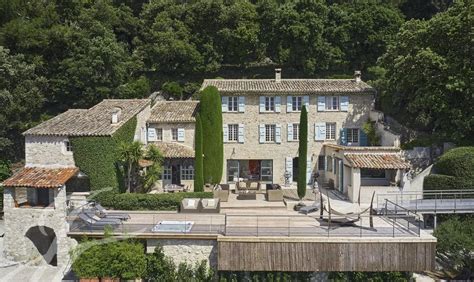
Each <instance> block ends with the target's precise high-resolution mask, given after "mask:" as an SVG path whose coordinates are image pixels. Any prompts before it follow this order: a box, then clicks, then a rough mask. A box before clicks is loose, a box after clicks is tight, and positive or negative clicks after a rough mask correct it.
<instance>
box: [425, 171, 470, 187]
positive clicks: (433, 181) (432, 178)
mask: <svg viewBox="0 0 474 282" xmlns="http://www.w3.org/2000/svg"><path fill="white" fill-rule="evenodd" d="M473 188H474V179H469V178H461V177H454V176H449V175H442V174H433V175H429V176H427V177H425V179H424V181H423V190H455V189H473Z"/></svg>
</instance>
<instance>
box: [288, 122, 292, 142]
mask: <svg viewBox="0 0 474 282" xmlns="http://www.w3.org/2000/svg"><path fill="white" fill-rule="evenodd" d="M288 141H293V124H292V123H289V124H288Z"/></svg>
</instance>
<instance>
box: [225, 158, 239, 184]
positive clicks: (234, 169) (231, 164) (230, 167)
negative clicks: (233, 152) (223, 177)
mask: <svg viewBox="0 0 474 282" xmlns="http://www.w3.org/2000/svg"><path fill="white" fill-rule="evenodd" d="M238 178H239V161H237V160H228V161H227V181H228V182H235V181H238Z"/></svg>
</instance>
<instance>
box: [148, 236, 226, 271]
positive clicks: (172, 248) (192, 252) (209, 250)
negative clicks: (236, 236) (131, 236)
mask: <svg viewBox="0 0 474 282" xmlns="http://www.w3.org/2000/svg"><path fill="white" fill-rule="evenodd" d="M158 244H159V245H161V246H162V247H163V252H164V253H165V255H166V256H168V257H170V258H172V259H173V261H174V263H175V264H176V265H178V264H180V263H182V262H184V263H188V264H192V265H195V264H196V263H200V262H201V261H202V260H206V261H207V262H208V263H209V265H210V266H211V267H213V268H215V267H216V266H217V241H216V240H195V239H148V240H147V249H146V251H147V253H152V252H154V251H155V247H156V246H157V245H158Z"/></svg>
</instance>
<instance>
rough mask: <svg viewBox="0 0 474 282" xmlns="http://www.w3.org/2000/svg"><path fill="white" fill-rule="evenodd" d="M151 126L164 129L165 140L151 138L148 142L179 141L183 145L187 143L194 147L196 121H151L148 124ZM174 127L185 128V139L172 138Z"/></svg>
mask: <svg viewBox="0 0 474 282" xmlns="http://www.w3.org/2000/svg"><path fill="white" fill-rule="evenodd" d="M148 127H149V128H155V129H157V130H158V129H159V128H161V129H162V130H163V140H161V141H151V140H149V142H148V143H151V144H153V143H155V142H177V143H179V144H181V145H186V146H189V147H191V148H194V123H193V122H187V123H151V124H149V125H148ZM173 128H176V129H178V128H182V129H184V141H177V140H173V139H172V135H171V129H173Z"/></svg>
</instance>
